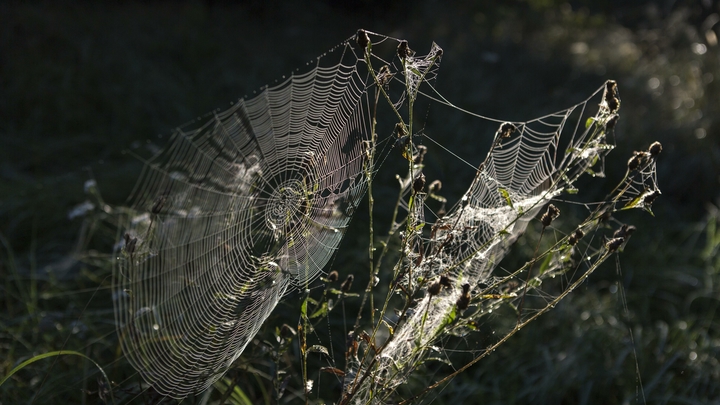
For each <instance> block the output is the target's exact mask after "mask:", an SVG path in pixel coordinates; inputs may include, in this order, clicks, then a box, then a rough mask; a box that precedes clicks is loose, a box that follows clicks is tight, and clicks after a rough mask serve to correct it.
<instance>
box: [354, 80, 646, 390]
mask: <svg viewBox="0 0 720 405" xmlns="http://www.w3.org/2000/svg"><path fill="white" fill-rule="evenodd" d="M600 94H602V98H600V97H599V95H600ZM616 95H617V94H616V85H615V83H614V82H612V81H609V82H608V83H607V84H606V85H605V86H603V87H601V88H600V89H598V90H597V91H596V92H595V93H594V94H593V95H591V96H590V97H589V98H588V99H587V100H585V101H583V102H581V103H579V104H577V105H575V106H572V107H570V108H568V109H566V110H562V111H559V112H556V113H554V114H550V115H547V116H544V117H540V118H538V119H534V120H531V121H527V122H515V123H509V122H506V123H502V124H500V126H499V128H498V130H497V132H496V133H495V136H494V141H493V144H492V147H491V149H490V151H489V152H488V154H487V157H486V158H485V160H484V161H483V162H482V163H481V164H480V165H479V166H478V167H477V170H476V174H475V178H474V180H473V181H472V183H471V185H470V187H469V188H468V190H467V191H466V192H465V193H464V195H463V196H462V197H461V199H460V201H459V202H458V203H457V204H456V205H455V206H454V207H453V208H452V209H451V210H450V211H449V212H448V213H447V214H445V215H440V218H438V220H437V221H436V222H435V223H433V224H427V225H430V227H429V228H430V232H429V234H428V232H427V230H426V228H425V225H426V223H425V215H424V210H425V207H423V203H424V202H425V200H426V195H425V193H424V192H418V193H416V194H415V195H414V196H413V197H412V199H414V200H415V201H413V202H412V203H410V202H408V203H406V204H403V206H404V207H405V208H406V209H408V218H407V219H406V220H405V222H404V223H403V222H400V223H397V224H396V228H399V229H402V228H405V229H406V230H407V234H406V235H405V240H406V243H405V244H404V245H403V249H404V250H403V254H404V259H401V260H402V261H403V262H402V265H401V266H400V267H396V269H398V268H399V269H401V270H400V271H399V272H397V273H396V274H395V276H394V277H395V279H396V280H397V281H396V283H397V284H398V285H400V286H401V287H402V292H403V293H405V294H406V295H407V294H409V295H408V297H412V296H414V293H413V292H415V291H424V292H425V293H424V296H422V297H419V298H416V299H415V300H414V302H413V304H412V305H411V306H410V308H409V309H408V310H407V311H405V312H402V313H401V315H400V316H399V317H398V318H396V320H394V321H393V320H392V318H389V319H388V322H390V323H395V324H396V326H395V328H394V330H393V331H392V332H391V333H392V335H391V337H390V339H388V340H387V342H386V343H385V344H384V345H383V346H380V347H381V349H378V346H373V347H369V348H367V349H366V351H365V353H366V354H367V353H370V352H377V351H380V353H379V354H378V357H379V359H376V361H372V362H367V361H360V360H359V359H356V360H355V362H354V363H352V367H353V369H352V370H351V371H350V373H349V378H346V380H345V384H344V392H345V397H346V398H350V397H352V402H353V403H358V404H361V403H379V402H383V401H388V400H390V398H392V394H393V393H394V392H395V390H396V389H397V388H398V387H399V386H400V385H402V384H404V383H405V382H407V381H408V379H409V377H410V375H411V374H412V373H413V372H415V371H417V369H418V367H420V365H422V364H424V363H425V361H427V359H428V358H430V357H433V358H435V359H438V357H437V356H439V357H445V358H447V356H444V355H443V347H442V346H443V344H440V345H439V346H438V342H439V341H441V340H443V339H445V338H447V337H448V336H449V335H451V334H454V333H457V334H458V335H464V334H466V333H468V331H469V330H471V329H472V328H474V326H473V327H472V328H470V327H468V325H471V324H472V325H474V321H473V320H474V319H479V318H480V317H482V316H484V315H486V314H489V313H491V312H492V310H493V309H497V308H498V307H499V306H500V305H501V304H502V303H503V302H505V300H507V299H511V300H512V299H513V297H518V296H519V294H520V293H521V292H523V293H524V292H525V290H526V289H528V288H529V289H530V290H532V291H534V298H539V301H540V303H541V305H540V306H539V307H535V308H533V309H530V308H527V309H526V313H525V314H523V313H522V312H519V315H518V326H517V327H516V328H515V329H511V330H510V331H508V332H507V333H508V334H512V333H514V332H515V331H516V330H517V329H519V328H520V327H521V326H522V323H523V322H525V321H526V320H527V321H529V320H531V318H532V316H533V315H535V314H540V313H543V312H545V311H547V310H548V308H550V307H552V306H553V305H554V304H555V303H556V302H557V301H559V299H561V298H562V297H563V296H564V295H565V294H567V293H568V292H570V291H571V290H572V289H574V288H575V287H576V286H577V285H579V282H577V280H580V281H582V280H583V279H584V278H585V277H587V276H588V275H589V274H590V273H591V271H592V269H593V268H595V267H593V266H589V267H588V268H587V269H586V270H581V269H580V267H581V266H579V264H573V263H571V262H572V260H570V259H569V258H570V257H575V256H576V255H577V253H578V250H577V248H576V247H575V246H574V244H575V243H577V241H576V242H575V243H573V244H570V243H567V242H565V244H558V245H557V246H559V247H558V248H556V250H557V252H558V254H557V255H554V256H553V255H552V254H550V258H551V259H552V260H549V262H548V264H547V268H545V269H544V273H543V274H541V275H538V276H537V277H535V280H533V281H530V279H529V278H528V281H527V282H523V281H522V279H521V278H519V277H517V275H518V274H519V273H520V271H521V270H523V269H524V270H527V268H523V269H521V270H518V271H517V272H514V273H512V274H509V275H507V276H500V275H493V274H494V273H493V271H494V270H495V268H496V267H497V265H498V264H499V263H500V261H501V260H502V259H503V258H504V257H505V256H506V255H507V253H508V251H509V249H510V247H511V245H512V244H513V243H514V242H515V241H516V240H517V238H518V237H519V236H520V235H522V234H523V233H524V232H525V230H526V228H527V226H528V224H529V222H530V221H532V220H534V219H535V218H537V217H538V214H540V213H541V211H542V210H543V209H544V208H545V207H546V206H547V205H548V204H549V203H550V202H551V201H553V200H554V199H556V198H557V197H558V196H559V195H560V194H561V193H563V192H570V193H576V192H577V190H576V189H574V183H575V181H576V180H577V179H578V178H579V177H580V176H581V175H582V174H584V173H589V174H592V175H593V176H598V177H603V176H604V174H603V172H602V168H603V166H604V158H605V155H606V154H607V153H608V152H610V151H611V150H612V149H613V148H614V146H613V145H611V144H610V143H609V141H608V139H607V138H608V136H607V135H608V134H611V133H612V127H613V126H614V123H615V122H616V121H617V117H618V116H617V114H616V112H617V109H618V106H619V100H618V99H616ZM438 97H439V98H437V97H431V98H432V99H433V100H434V101H437V102H441V103H444V104H447V105H449V106H451V107H454V106H453V105H452V104H450V103H449V102H448V101H447V100H445V99H444V98H442V96H439V95H438ZM598 99H600V100H599V101H600V103H599V104H596V105H599V108H597V109H595V108H593V106H592V105H591V103H592V101H593V100H598ZM608 100H610V103H611V104H612V103H613V102H616V103H617V105H615V106H609V105H608ZM593 110H595V112H594V113H593V112H592V111H593ZM478 117H479V116H478ZM480 118H482V119H487V118H486V117H480ZM424 137H425V138H426V139H430V140H431V141H432V142H434V143H437V141H435V140H433V139H432V138H430V137H429V136H428V135H426V134H425V136H424ZM438 145H439V143H438ZM636 157H640V160H641V161H642V163H641V165H640V166H641V167H639V168H638V169H637V172H633V171H632V170H629V171H628V175H626V179H625V180H623V182H624V184H625V186H624V188H623V192H622V193H621V194H620V195H621V196H622V197H623V198H622V199H621V200H613V201H608V202H607V205H606V207H608V208H613V209H614V207H615V206H616V204H617V203H618V202H620V201H623V202H625V205H624V206H623V207H622V208H620V207H618V209H629V208H635V207H639V208H645V209H648V210H649V207H646V206H645V205H644V204H645V202H649V203H651V202H652V198H650V197H652V196H657V194H658V193H659V189H658V188H657V184H656V183H657V182H656V178H655V172H656V171H655V162H654V158H651V157H650V152H636ZM643 159H644V160H643ZM422 169H423V164H422V163H421V162H420V164H415V165H414V166H413V168H412V169H411V176H413V178H414V179H416V180H417V179H418V178H419V177H420V176H421V173H422ZM413 171H414V173H412V172H413ZM630 173H634V174H632V175H630ZM411 184H413V181H410V180H407V179H406V180H405V181H404V182H403V183H402V186H403V187H405V188H406V190H404V192H405V193H404V195H405V196H407V195H408V194H410V192H409V190H408V189H409V188H410V187H411V186H410V185H411ZM416 191H417V190H416ZM411 207H412V208H411ZM600 214H601V213H600V212H595V213H593V214H591V216H590V220H589V221H586V222H584V223H583V224H582V225H581V226H580V228H578V229H579V230H582V231H584V232H585V233H587V232H591V231H594V230H596V229H598V228H599V227H601V226H602V221H601V220H600V219H598V217H599V216H600ZM615 235H616V236H617V235H618V233H617V232H616V234H615ZM626 238H627V236H623V237H622V240H621V241H617V242H618V243H620V242H622V243H624V242H625V241H626ZM566 240H567V239H566ZM610 243H611V241H608V242H607V244H605V245H601V246H600V247H598V248H593V249H595V250H594V253H592V254H593V255H594V256H595V257H596V258H597V260H598V261H599V262H601V261H603V260H604V259H605V258H607V257H608V256H607V255H608V252H609V251H610V249H616V248H617V247H614V248H610V247H608V246H611V245H610ZM586 265H587V263H586ZM573 267H574V269H575V270H573V271H574V274H573V275H571V276H569V277H561V278H562V279H563V280H564V282H565V283H566V284H565V285H564V286H561V287H560V290H559V291H561V293H557V292H555V293H551V292H547V291H545V290H544V289H543V290H540V289H535V288H534V287H535V286H536V285H539V284H538V283H539V281H540V280H542V279H549V278H554V277H555V276H556V275H561V276H564V275H565V272H567V271H568V270H570V269H571V268H573ZM578 270H579V271H578ZM528 277H529V276H528ZM573 278H574V279H573ZM443 279H444V280H445V285H443V286H441V285H440V284H438V285H437V286H436V289H435V291H434V292H430V289H432V288H433V287H432V283H433V282H435V283H438V282H437V280H443ZM509 280H511V282H508V281H509ZM511 285H512V286H511ZM501 286H502V288H504V289H505V292H504V294H502V296H504V298H499V297H498V296H499V295H501V294H492V293H494V292H496V291H498V290H499V289H500V287H501ZM510 286H511V287H510ZM398 292H400V291H399V290H398ZM481 296H487V297H489V298H486V299H487V300H488V302H487V303H485V304H482V305H481V304H477V303H476V304H475V305H476V306H475V308H474V310H473V311H471V313H469V314H467V316H466V317H463V318H462V319H460V316H461V313H462V312H463V310H464V309H465V308H467V307H468V305H469V304H470V302H471V301H472V300H473V299H475V301H476V302H477V297H481ZM474 297H475V298H474ZM523 298H524V297H523ZM462 300H465V303H464V304H461V302H462ZM461 307H464V308H461ZM520 308H521V309H522V303H521V304H520ZM516 309H517V308H516ZM521 309H520V311H521ZM533 311H534V312H533ZM523 315H524V316H523ZM466 321H468V322H466ZM493 333H495V332H493ZM504 336H505V335H504V334H498V339H504ZM376 344H379V343H376ZM476 350H477V353H478V354H479V355H482V356H484V355H485V354H486V353H487V350H486V349H484V348H478V349H476ZM433 353H434V354H433ZM441 361H443V362H449V361H448V360H441ZM346 375H347V374H346ZM359 376H364V377H365V378H359ZM343 403H345V402H343ZM403 403H405V402H403Z"/></svg>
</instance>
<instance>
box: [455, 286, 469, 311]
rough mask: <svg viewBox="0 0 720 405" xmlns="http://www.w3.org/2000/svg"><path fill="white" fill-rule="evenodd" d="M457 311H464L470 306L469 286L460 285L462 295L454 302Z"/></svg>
mask: <svg viewBox="0 0 720 405" xmlns="http://www.w3.org/2000/svg"><path fill="white" fill-rule="evenodd" d="M455 305H457V307H458V309H459V310H461V311H462V310H465V309H467V307H468V306H469V305H470V284H468V283H465V284H463V285H462V295H460V298H458V299H457V301H456V302H455Z"/></svg>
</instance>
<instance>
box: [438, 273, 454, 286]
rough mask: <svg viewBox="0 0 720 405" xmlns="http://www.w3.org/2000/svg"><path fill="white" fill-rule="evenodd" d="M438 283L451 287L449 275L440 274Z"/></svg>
mask: <svg viewBox="0 0 720 405" xmlns="http://www.w3.org/2000/svg"><path fill="white" fill-rule="evenodd" d="M440 285H442V286H443V287H445V288H450V287H452V284H451V283H450V277H448V276H445V275H442V276H440Z"/></svg>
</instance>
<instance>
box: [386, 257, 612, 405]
mask: <svg viewBox="0 0 720 405" xmlns="http://www.w3.org/2000/svg"><path fill="white" fill-rule="evenodd" d="M610 255H611V252H609V251H607V250H606V251H605V253H604V254H603V255H602V256H601V257H600V258H599V259H598V260H597V261H595V263H593V265H592V266H591V267H590V268H589V269H588V270H587V271H586V272H585V273H583V275H582V276H580V278H578V279H577V280H576V281H575V282H574V283H572V284H571V285H570V286H569V287H568V288H567V289H566V290H565V291H563V292H562V293H561V294H560V295H558V296H557V297H556V298H555V299H553V300H552V301H550V302H549V303H548V304H547V305H546V306H545V307H543V308H542V309H540V310H539V311H538V312H536V313H535V314H533V315H532V316H531V317H530V318H528V319H527V320H525V321H523V322H521V323H519V324H518V325H517V326H516V327H515V328H514V329H512V330H511V331H510V332H508V334H507V335H505V336H503V338H502V339H500V340H499V341H497V342H496V343H494V344H493V345H491V346H489V347H488V348H486V349H485V351H484V352H483V354H481V355H480V356H478V357H476V358H474V359H473V360H471V361H470V362H468V363H467V364H465V365H464V366H462V367H460V368H459V369H457V370H456V371H454V372H453V373H452V374H450V375H448V376H447V377H445V378H443V379H442V380H440V381H437V382H436V383H434V384H432V385H430V386H429V387H427V388H426V389H424V390H422V391H421V392H420V393H418V394H416V395H414V396H412V397H410V398H408V399H406V400H404V401H402V402H400V403H399V404H398V405H407V404H409V403H411V401H414V400H415V399H418V398H420V397H421V396H423V395H425V394H427V393H428V392H430V391H431V390H434V389H435V388H437V387H439V386H441V385H442V384H444V383H446V382H448V381H450V380H452V379H453V378H455V377H456V376H457V375H458V374H460V373H462V372H464V371H465V370H467V369H468V368H470V367H471V366H473V365H474V364H475V363H477V362H478V361H480V360H482V359H483V358H485V357H486V356H488V355H489V354H490V353H492V352H493V351H494V350H495V349H497V348H498V347H499V346H500V345H501V344H503V343H505V342H506V341H507V340H508V339H510V338H511V337H512V336H513V335H515V334H516V333H517V332H518V331H520V329H522V328H523V327H525V326H526V325H527V324H529V323H530V322H532V321H534V320H535V319H537V318H539V317H540V315H543V314H545V313H546V312H548V311H550V310H551V309H552V308H554V307H555V305H557V303H558V302H560V301H561V300H562V299H563V298H565V297H566V296H567V295H568V294H570V293H571V292H572V291H574V290H575V289H576V288H577V287H578V286H580V284H582V283H583V282H585V280H586V279H587V278H588V277H589V276H590V275H591V274H592V273H593V272H594V271H595V270H596V269H597V268H598V267H599V266H600V264H602V263H603V262H604V261H605V260H606V259H607V258H608V257H609V256H610Z"/></svg>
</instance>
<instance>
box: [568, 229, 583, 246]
mask: <svg viewBox="0 0 720 405" xmlns="http://www.w3.org/2000/svg"><path fill="white" fill-rule="evenodd" d="M583 236H585V232H583V231H582V229H576V230H575V232H573V234H572V235H570V237H569V238H568V243H569V244H570V245H572V246H575V245H577V243H578V241H580V239H582V237H583Z"/></svg>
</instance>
